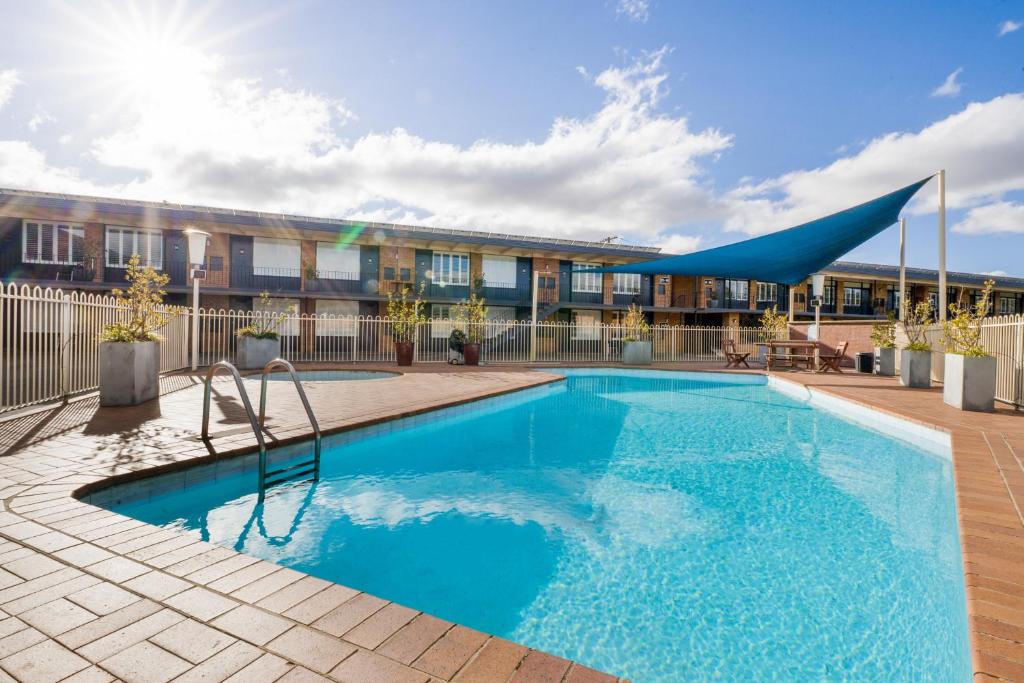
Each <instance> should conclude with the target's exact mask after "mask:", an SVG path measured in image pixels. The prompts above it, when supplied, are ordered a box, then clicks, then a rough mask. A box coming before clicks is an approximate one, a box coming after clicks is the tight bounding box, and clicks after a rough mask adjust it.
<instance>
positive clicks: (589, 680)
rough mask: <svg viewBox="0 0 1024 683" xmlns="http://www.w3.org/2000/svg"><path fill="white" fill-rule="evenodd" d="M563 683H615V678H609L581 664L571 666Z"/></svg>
mask: <svg viewBox="0 0 1024 683" xmlns="http://www.w3.org/2000/svg"><path fill="white" fill-rule="evenodd" d="M564 683H615V676H609V675H608V674H605V673H601V672H600V671H596V670H594V669H591V668H588V667H585V666H583V665H582V664H573V665H572V668H570V669H569V673H568V674H566V676H565V680H564Z"/></svg>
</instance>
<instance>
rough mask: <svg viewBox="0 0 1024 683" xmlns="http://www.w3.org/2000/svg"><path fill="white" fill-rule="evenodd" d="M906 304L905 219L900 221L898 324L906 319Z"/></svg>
mask: <svg viewBox="0 0 1024 683" xmlns="http://www.w3.org/2000/svg"><path fill="white" fill-rule="evenodd" d="M906 303H907V219H906V218H901V219H900V301H899V311H900V322H903V320H905V319H906V311H905V310H904V309H906V307H907V306H906Z"/></svg>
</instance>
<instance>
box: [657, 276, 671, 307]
mask: <svg viewBox="0 0 1024 683" xmlns="http://www.w3.org/2000/svg"><path fill="white" fill-rule="evenodd" d="M662 278H668V283H667V284H665V285H660V286H662V287H664V288H665V293H664V294H658V287H659V284H658V283H659V282H661V279H662ZM671 305H672V276H671V275H655V276H654V307H655V308H665V307H667V306H671Z"/></svg>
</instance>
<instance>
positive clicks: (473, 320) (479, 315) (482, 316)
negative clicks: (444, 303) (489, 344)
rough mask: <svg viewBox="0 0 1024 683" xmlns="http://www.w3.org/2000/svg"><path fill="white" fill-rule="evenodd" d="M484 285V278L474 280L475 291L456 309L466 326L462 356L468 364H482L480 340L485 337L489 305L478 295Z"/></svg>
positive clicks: (462, 323) (456, 315)
mask: <svg viewBox="0 0 1024 683" xmlns="http://www.w3.org/2000/svg"><path fill="white" fill-rule="evenodd" d="M481 287H483V279H482V278H477V279H476V281H475V282H474V289H475V290H476V291H474V292H473V293H472V294H470V295H469V299H467V300H466V301H463V302H462V303H460V304H459V305H458V307H457V308H456V309H455V319H456V320H458V321H459V323H460V324H461V325H464V326H465V328H466V340H465V343H463V345H462V358H463V360H464V361H465V363H466V365H479V364H480V342H481V341H483V337H484V324H485V323H486V322H487V306H485V305H484V299H483V297H481V296H478V295H477V292H478V291H480V289H481Z"/></svg>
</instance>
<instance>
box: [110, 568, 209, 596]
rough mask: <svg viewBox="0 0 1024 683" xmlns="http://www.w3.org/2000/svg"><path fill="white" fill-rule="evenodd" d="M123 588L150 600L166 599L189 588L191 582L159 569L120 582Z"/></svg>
mask: <svg viewBox="0 0 1024 683" xmlns="http://www.w3.org/2000/svg"><path fill="white" fill-rule="evenodd" d="M122 585H123V586H124V587H125V588H127V589H129V590H132V591H134V592H136V593H140V594H141V595H145V596H146V597H147V598H150V599H152V600H166V599H167V598H169V597H171V596H172V595H177V594H178V593H181V592H182V591H184V590H186V589H187V588H189V587H190V586H191V585H192V584H190V583H189V582H188V581H182V580H181V579H179V578H177V577H174V576H170V575H169V574H164V573H163V572H160V571H156V570H154V571H151V572H148V573H146V574H142V575H141V576H136V577H135V578H134V579H129V580H128V581H125V582H124V583H123V584H122Z"/></svg>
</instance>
